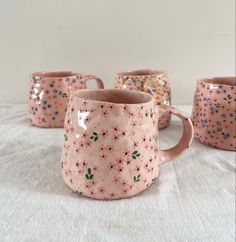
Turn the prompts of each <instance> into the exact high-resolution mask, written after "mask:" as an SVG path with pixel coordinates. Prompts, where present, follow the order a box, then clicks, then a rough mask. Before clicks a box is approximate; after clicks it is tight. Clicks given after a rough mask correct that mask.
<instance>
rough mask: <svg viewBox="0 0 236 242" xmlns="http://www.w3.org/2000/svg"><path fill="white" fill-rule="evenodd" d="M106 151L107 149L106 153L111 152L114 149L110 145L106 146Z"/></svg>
mask: <svg viewBox="0 0 236 242" xmlns="http://www.w3.org/2000/svg"><path fill="white" fill-rule="evenodd" d="M106 149H107V151H108V152H113V151H114V148H113V146H111V145H107V146H106Z"/></svg>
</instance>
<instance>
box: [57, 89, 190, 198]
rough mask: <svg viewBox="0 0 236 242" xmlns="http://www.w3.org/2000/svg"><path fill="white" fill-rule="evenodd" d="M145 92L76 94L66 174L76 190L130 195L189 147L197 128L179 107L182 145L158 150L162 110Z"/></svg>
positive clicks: (68, 125) (104, 195) (69, 114)
mask: <svg viewBox="0 0 236 242" xmlns="http://www.w3.org/2000/svg"><path fill="white" fill-rule="evenodd" d="M155 103H156V102H155V100H154V97H153V96H152V95H150V94H148V93H145V92H138V91H130V90H119V89H110V90H109V89H106V90H105V89H104V90H78V91H76V92H74V93H72V95H71V98H70V102H69V105H68V110H67V113H66V118H65V127H64V131H65V135H64V137H65V141H64V146H63V152H62V163H61V166H62V173H63V178H64V181H65V183H66V184H67V185H68V186H69V187H70V188H71V189H72V190H74V191H75V192H78V193H79V194H82V195H84V196H88V197H92V198H96V199H118V198H125V197H130V196H133V195H135V194H138V193H140V192H141V191H143V190H145V189H146V188H148V187H149V186H150V185H151V184H152V182H153V181H154V180H155V178H157V176H158V174H159V170H160V165H161V164H163V163H164V162H167V161H170V160H173V159H175V158H176V157H178V156H179V155H180V154H182V153H183V152H184V151H186V150H187V149H188V148H189V145H190V143H191V141H192V137H193V126H192V123H191V121H190V119H189V118H187V117H186V116H185V115H184V114H183V113H182V112H180V111H179V110H177V109H176V108H173V107H169V108H168V112H169V113H172V114H174V115H176V116H178V117H179V118H180V119H181V121H182V123H183V126H184V129H183V135H182V137H181V139H180V141H179V143H178V144H177V145H176V146H174V147H172V148H170V149H168V150H161V149H160V148H159V131H158V125H157V124H158V119H159V117H160V115H161V114H162V112H165V111H166V110H163V109H161V108H160V107H159V106H157V105H156V104H155Z"/></svg>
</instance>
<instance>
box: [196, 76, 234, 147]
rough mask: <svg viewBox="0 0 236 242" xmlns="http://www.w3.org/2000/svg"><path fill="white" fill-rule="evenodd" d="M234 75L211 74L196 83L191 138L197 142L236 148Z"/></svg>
mask: <svg viewBox="0 0 236 242" xmlns="http://www.w3.org/2000/svg"><path fill="white" fill-rule="evenodd" d="M235 95H236V80H235V77H215V78H209V79H207V78H206V79H201V80H198V82H197V87H196V91H195V97H194V105H193V111H192V117H191V119H192V122H193V125H194V137H195V138H196V139H197V140H198V141H199V142H201V143H204V144H206V145H210V146H213V147H216V148H220V149H225V150H236V144H235V142H236V138H235V120H236V114H235V112H236V109H235V101H236V99H235Z"/></svg>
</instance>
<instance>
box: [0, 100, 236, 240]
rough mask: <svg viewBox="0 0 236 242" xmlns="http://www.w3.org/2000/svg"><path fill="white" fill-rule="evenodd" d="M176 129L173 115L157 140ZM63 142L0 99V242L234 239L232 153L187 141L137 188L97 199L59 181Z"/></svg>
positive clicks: (165, 142) (165, 143) (164, 142)
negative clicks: (177, 155)
mask: <svg viewBox="0 0 236 242" xmlns="http://www.w3.org/2000/svg"><path fill="white" fill-rule="evenodd" d="M178 108H179V109H181V110H182V111H183V112H185V113H186V114H188V115H189V114H190V112H191V107H190V106H178ZM181 129H182V125H181V123H180V121H179V120H175V119H174V120H172V124H171V126H170V127H169V128H167V129H165V130H163V131H161V135H160V136H161V146H162V147H170V146H171V145H173V144H174V143H175V142H177V140H178V138H179V137H180V135H181ZM62 145H63V129H42V128H36V127H33V126H32V125H31V124H30V122H29V120H28V118H27V112H26V106H25V105H12V104H1V105H0V241H17V242H19V241H57V242H59V241H81V242H84V241H85V242H87V241H88V242H93V241H96V242H98V241H112V242H116V241H122V242H130V241H135V242H139V241H144V242H149V241H150V242H154V241H214V242H216V241H227V242H229V241H234V240H235V152H230V151H223V150H218V149H214V148H211V147H208V146H205V145H202V144H200V143H197V142H196V141H193V143H192V146H191V148H190V149H189V150H188V151H187V152H186V153H184V154H183V155H182V156H181V157H180V158H178V159H177V160H175V161H172V162H169V163H166V164H164V165H162V167H161V172H160V175H159V179H158V180H157V181H156V182H155V183H154V184H153V185H152V186H151V187H150V188H149V189H147V190H146V191H144V192H143V193H141V194H139V195H138V196H135V197H133V198H129V199H121V200H116V201H97V200H93V199H89V198H85V197H82V196H80V195H78V194H76V193H74V192H73V191H71V190H70V189H69V188H68V187H66V185H65V184H64V182H63V180H62V177H61V168H60V156H61V150H62Z"/></svg>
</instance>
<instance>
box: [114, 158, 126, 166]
mask: <svg viewBox="0 0 236 242" xmlns="http://www.w3.org/2000/svg"><path fill="white" fill-rule="evenodd" d="M116 163H117V164H119V165H122V164H123V163H124V159H123V158H122V157H119V158H117V159H116Z"/></svg>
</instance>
